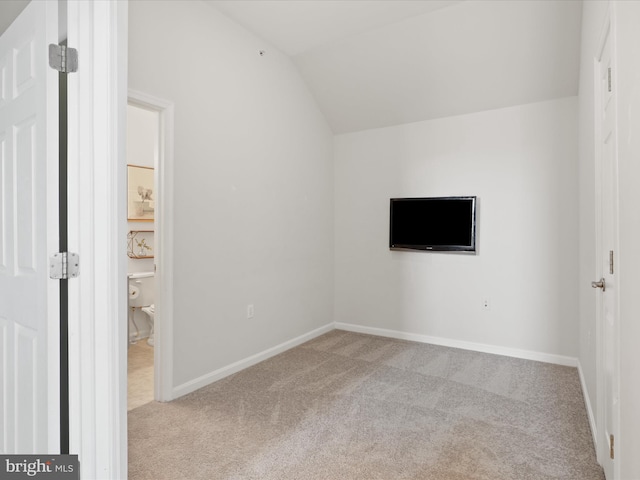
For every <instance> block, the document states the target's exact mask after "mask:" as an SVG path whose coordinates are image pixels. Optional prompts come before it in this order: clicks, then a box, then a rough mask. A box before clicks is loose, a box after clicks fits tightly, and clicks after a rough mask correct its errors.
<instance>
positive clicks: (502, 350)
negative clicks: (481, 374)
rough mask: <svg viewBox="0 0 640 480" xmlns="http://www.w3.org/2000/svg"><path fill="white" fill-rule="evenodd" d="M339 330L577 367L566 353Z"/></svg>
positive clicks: (349, 326) (359, 329) (341, 327)
mask: <svg viewBox="0 0 640 480" xmlns="http://www.w3.org/2000/svg"><path fill="white" fill-rule="evenodd" d="M335 328H336V329H338V330H346V331H348V332H356V333H366V334H369V335H377V336H379V337H390V338H397V339H399V340H410V341H413V342H420V343H429V344H432V345H441V346H443V347H453V348H461V349H463V350H473V351H476V352H483V353H493V354H495V355H504V356H507V357H515V358H523V359H525V360H535V361H538V362H545V363H554V364H557V365H564V366H568V367H577V366H578V359H577V358H575V357H566V356H564V355H554V354H551V353H542V352H534V351H530V350H521V349H518V348H508V347H499V346H495V345H486V344H483V343H474V342H465V341H463V340H451V339H448V338H442V337H432V336H429V335H421V334H417V333H407V332H401V331H398V330H387V329H385V328H374V327H364V326H362V325H353V324H350V323H340V322H336V323H335Z"/></svg>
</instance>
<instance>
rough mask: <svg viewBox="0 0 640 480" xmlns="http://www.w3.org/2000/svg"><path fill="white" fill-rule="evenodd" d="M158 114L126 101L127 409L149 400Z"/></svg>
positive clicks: (151, 373)
mask: <svg viewBox="0 0 640 480" xmlns="http://www.w3.org/2000/svg"><path fill="white" fill-rule="evenodd" d="M159 129H160V122H159V114H158V112H156V111H153V110H148V109H146V108H141V107H139V106H137V105H132V104H128V105H127V150H126V151H127V230H128V231H127V257H128V258H127V280H128V286H127V289H128V305H127V307H128V308H127V317H128V318H127V320H128V328H127V332H128V342H129V345H128V349H127V392H128V394H127V411H129V410H133V409H134V408H137V407H139V406H141V405H144V404H146V403H149V402H151V401H152V400H154V376H155V372H154V356H155V352H154V347H155V338H154V337H155V331H154V330H155V329H154V327H155V298H156V295H155V256H156V254H157V252H156V248H155V235H156V225H155V205H156V199H157V197H158V194H159V192H158V189H157V188H156V185H155V169H156V164H157V163H158V160H157V159H158V154H159V149H160V146H159Z"/></svg>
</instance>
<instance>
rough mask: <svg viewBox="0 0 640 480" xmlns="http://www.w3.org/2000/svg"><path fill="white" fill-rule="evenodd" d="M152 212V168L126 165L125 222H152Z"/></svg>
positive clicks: (153, 208) (153, 207) (153, 203)
mask: <svg viewBox="0 0 640 480" xmlns="http://www.w3.org/2000/svg"><path fill="white" fill-rule="evenodd" d="M154 210H155V202H154V200H153V168H151V167H140V166H136V165H127V220H129V221H136V222H152V221H153V220H154Z"/></svg>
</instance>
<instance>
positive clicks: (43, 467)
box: [0, 455, 80, 480]
mask: <svg viewBox="0 0 640 480" xmlns="http://www.w3.org/2000/svg"><path fill="white" fill-rule="evenodd" d="M0 458H1V459H2V460H4V462H2V463H4V465H3V466H4V472H2V467H0V478H2V479H5V478H6V479H16V480H18V479H26V478H30V479H34V480H37V479H39V478H43V479H44V478H46V479H48V480H67V479H69V480H76V479H79V478H80V464H79V462H78V456H77V455H47V456H39V455H1V456H0ZM2 463H0V465H2ZM3 473H4V474H5V475H3Z"/></svg>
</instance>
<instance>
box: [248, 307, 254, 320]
mask: <svg viewBox="0 0 640 480" xmlns="http://www.w3.org/2000/svg"><path fill="white" fill-rule="evenodd" d="M247 318H248V319H249V318H253V304H251V305H247Z"/></svg>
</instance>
